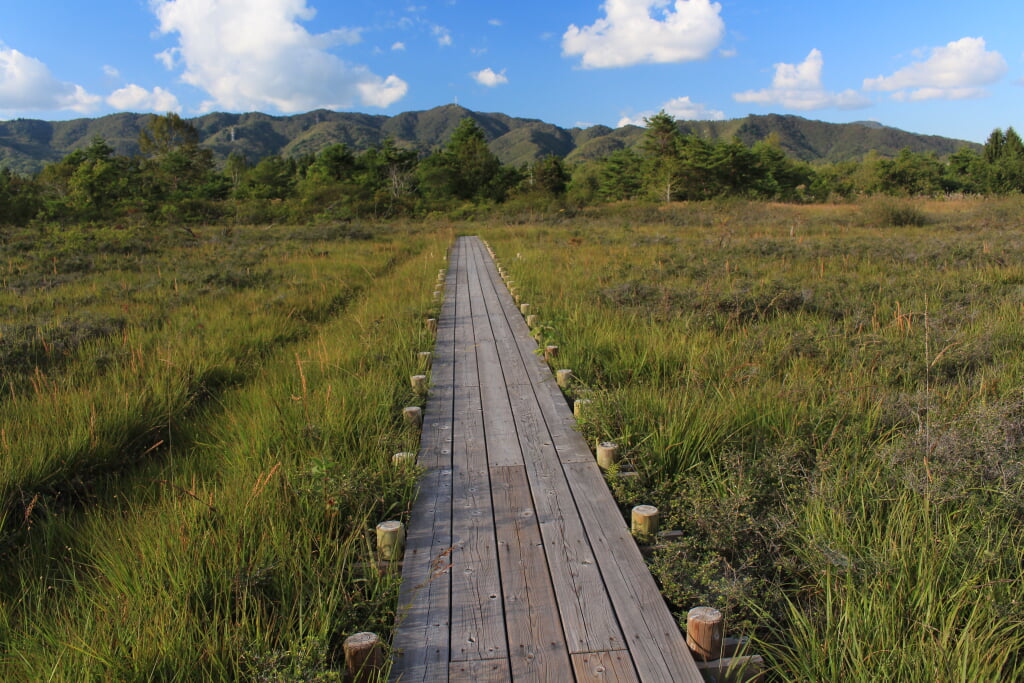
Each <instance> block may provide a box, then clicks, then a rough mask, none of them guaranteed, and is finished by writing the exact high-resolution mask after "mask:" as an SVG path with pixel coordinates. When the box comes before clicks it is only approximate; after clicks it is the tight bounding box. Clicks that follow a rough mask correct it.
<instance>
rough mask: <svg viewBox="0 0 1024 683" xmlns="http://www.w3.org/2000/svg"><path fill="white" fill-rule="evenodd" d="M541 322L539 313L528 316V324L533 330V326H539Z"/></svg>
mask: <svg viewBox="0 0 1024 683" xmlns="http://www.w3.org/2000/svg"><path fill="white" fill-rule="evenodd" d="M539 324H540V316H538V315H528V316H526V326H527V327H529V328H530V329H531V330H532V329H533V328H535V327H537V325H539Z"/></svg>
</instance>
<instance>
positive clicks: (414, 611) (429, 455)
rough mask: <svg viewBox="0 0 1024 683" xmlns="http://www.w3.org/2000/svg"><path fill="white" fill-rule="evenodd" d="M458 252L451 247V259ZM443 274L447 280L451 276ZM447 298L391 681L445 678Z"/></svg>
mask: <svg viewBox="0 0 1024 683" xmlns="http://www.w3.org/2000/svg"><path fill="white" fill-rule="evenodd" d="M458 251H459V249H458V246H456V247H455V248H454V249H453V256H455V255H456V254H457V252H458ZM454 270H455V269H454V268H450V269H449V274H448V280H453V279H454V278H455V273H454ZM455 307H456V302H455V299H454V297H453V298H451V299H447V300H445V302H444V303H443V304H442V310H441V321H439V325H438V333H437V339H436V342H435V347H434V358H433V364H432V370H431V375H432V380H433V386H432V389H431V395H430V398H429V399H428V400H427V405H426V409H425V410H424V421H423V431H422V436H421V439H420V451H419V457H418V461H419V464H420V466H421V467H423V468H424V474H423V477H422V479H421V481H420V486H419V491H418V492H417V496H416V501H415V502H414V503H413V507H412V510H411V512H410V516H409V526H408V529H407V536H406V549H405V556H404V561H403V565H402V584H401V587H400V589H399V597H398V605H399V613H398V617H397V620H396V621H397V624H396V626H397V628H396V631H395V637H394V640H393V643H392V645H393V647H394V650H395V661H394V665H393V666H392V670H391V680H399V679H401V680H402V681H410V682H412V681H422V682H426V681H444V680H447V676H448V661H449V657H450V651H449V639H450V631H451V629H450V626H451V625H450V622H449V615H450V609H451V603H450V600H451V572H450V561H451V558H450V552H451V519H452V517H451V514H452V508H451V503H452V497H451V494H452V461H451V457H452V432H453V430H452V427H453V423H454V393H453V385H454V347H455V339H454V327H453V325H452V324H451V323H449V322H448V321H451V320H453V319H454V315H455Z"/></svg>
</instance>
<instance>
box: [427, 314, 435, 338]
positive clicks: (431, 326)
mask: <svg viewBox="0 0 1024 683" xmlns="http://www.w3.org/2000/svg"><path fill="white" fill-rule="evenodd" d="M427 332H430V334H437V318H427Z"/></svg>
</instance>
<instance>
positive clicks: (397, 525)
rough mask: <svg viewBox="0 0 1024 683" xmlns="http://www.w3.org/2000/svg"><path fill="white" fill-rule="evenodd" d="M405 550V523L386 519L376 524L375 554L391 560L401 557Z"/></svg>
mask: <svg viewBox="0 0 1024 683" xmlns="http://www.w3.org/2000/svg"><path fill="white" fill-rule="evenodd" d="M403 552H405V525H404V524H402V523H401V522H397V521H395V520H388V521H387V522H381V523H380V524H378V525H377V556H378V557H380V559H382V560H385V561H389V562H393V561H395V560H400V559H402V553H403Z"/></svg>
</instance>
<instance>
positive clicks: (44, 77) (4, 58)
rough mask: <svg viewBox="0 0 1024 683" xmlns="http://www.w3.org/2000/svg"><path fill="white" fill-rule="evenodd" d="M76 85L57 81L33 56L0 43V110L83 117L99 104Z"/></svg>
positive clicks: (94, 97) (97, 100) (95, 97)
mask: <svg viewBox="0 0 1024 683" xmlns="http://www.w3.org/2000/svg"><path fill="white" fill-rule="evenodd" d="M100 99H101V98H100V97H99V96H98V95H91V94H89V93H88V92H86V91H85V89H84V88H83V87H82V86H80V85H75V84H74V83H65V82H63V81H59V80H57V79H56V78H55V77H54V76H53V74H52V73H50V69H49V68H48V67H47V66H46V65H45V64H43V63H42V62H41V61H39V60H38V59H36V58H34V57H29V56H28V55H25V54H23V53H21V52H19V51H18V50H15V49H13V48H9V47H7V46H6V45H4V44H3V43H0V111H3V112H12V113H14V112H25V111H39V112H41V111H66V110H70V111H76V112H79V113H82V114H86V113H88V112H90V111H93V110H94V109H95V108H96V105H98V104H99V103H100Z"/></svg>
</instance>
